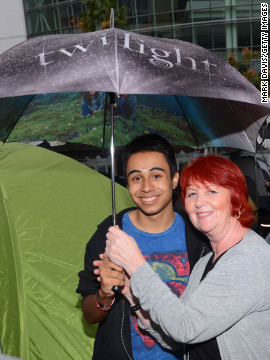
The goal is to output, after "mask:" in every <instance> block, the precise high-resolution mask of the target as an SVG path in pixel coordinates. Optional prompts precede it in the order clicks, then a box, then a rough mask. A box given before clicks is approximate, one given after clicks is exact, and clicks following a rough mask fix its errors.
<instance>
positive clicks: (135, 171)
mask: <svg viewBox="0 0 270 360" xmlns="http://www.w3.org/2000/svg"><path fill="white" fill-rule="evenodd" d="M155 170H158V171H163V172H165V170H164V169H162V168H160V167H158V166H156V167H153V168H151V169H150V170H149V172H150V171H155ZM141 172H142V171H141V170H137V169H134V170H131V171H130V172H129V173H128V174H127V177H129V176H130V175H132V174H134V173H141Z"/></svg>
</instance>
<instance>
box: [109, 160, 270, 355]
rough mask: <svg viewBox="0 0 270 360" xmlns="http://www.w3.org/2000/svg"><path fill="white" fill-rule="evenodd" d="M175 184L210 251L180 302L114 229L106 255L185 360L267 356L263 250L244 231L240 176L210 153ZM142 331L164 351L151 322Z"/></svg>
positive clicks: (269, 302) (267, 270)
mask: <svg viewBox="0 0 270 360" xmlns="http://www.w3.org/2000/svg"><path fill="white" fill-rule="evenodd" d="M180 185H181V189H182V194H181V197H182V201H183V204H184V207H185V209H186V211H187V213H188V215H189V217H190V220H191V222H192V223H193V225H194V226H195V227H196V228H197V229H199V230H200V231H201V232H202V233H203V234H205V235H206V236H207V237H208V239H209V241H210V244H211V247H212V250H213V252H212V253H210V254H208V255H206V256H205V257H203V258H202V259H200V260H199V261H198V263H197V264H196V265H195V267H194V269H193V272H192V274H191V276H190V280H189V284H188V286H187V288H186V290H185V291H184V293H183V294H182V296H181V297H180V298H178V297H177V296H175V295H174V294H173V293H171V291H170V289H168V287H167V286H166V285H165V284H164V283H163V282H162V281H161V280H160V278H159V277H158V275H157V274H156V273H155V272H154V271H153V270H152V268H151V267H150V266H149V264H148V263H147V262H146V261H145V259H144V257H143V256H142V254H141V253H140V250H139V249H138V247H137V245H136V242H135V241H134V239H132V238H131V237H129V236H127V235H126V234H125V233H124V232H123V231H122V230H120V229H118V228H117V227H111V228H110V229H109V232H108V234H107V247H106V253H107V255H108V256H109V258H110V259H111V261H113V262H114V263H116V264H117V265H119V266H121V267H123V268H124V269H125V271H126V273H127V274H128V276H130V277H131V280H130V286H131V290H132V294H133V296H135V297H136V298H138V300H139V302H140V305H141V307H142V309H143V310H145V311H148V312H149V314H150V317H151V319H152V321H153V322H154V323H156V324H158V325H159V326H160V327H161V328H162V329H163V331H164V332H165V333H166V334H168V335H169V336H170V337H171V338H172V339H173V340H175V341H177V342H182V343H185V344H187V346H186V354H188V355H189V357H188V359H189V360H198V359H200V360H201V359H207V360H210V359H215V360H219V359H222V360H227V359H228V360H229V359H230V360H256V359H260V360H261V359H270V346H269V344H270V247H269V245H268V244H267V243H266V242H265V241H264V239H262V238H261V237H260V236H259V235H257V234H256V233H255V232H254V231H252V230H250V227H251V226H252V224H253V221H254V218H253V213H252V209H251V206H250V205H249V204H248V190H247V185H246V182H245V177H244V175H243V173H242V172H241V170H240V169H239V168H238V167H237V166H236V165H235V164H234V163H233V162H232V161H230V160H228V159H224V158H221V157H218V156H213V155H209V156H206V157H199V158H197V159H195V160H193V161H192V162H191V163H189V164H188V165H187V166H186V167H185V168H184V170H183V172H182V174H181V178H180ZM127 244H128V246H127ZM146 330H148V331H149V332H151V334H152V335H153V336H155V337H156V338H157V340H159V341H160V343H161V344H162V345H163V346H168V345H167V344H166V343H165V342H164V339H161V338H159V336H158V333H157V332H155V331H154V330H153V328H152V327H151V325H149V326H147V327H146Z"/></svg>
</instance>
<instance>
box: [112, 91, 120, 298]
mask: <svg viewBox="0 0 270 360" xmlns="http://www.w3.org/2000/svg"><path fill="white" fill-rule="evenodd" d="M109 96H110V108H111V185H112V219H113V226H115V225H116V211H115V173H114V118H113V113H114V104H115V94H114V93H109ZM112 290H113V291H114V292H115V293H118V292H120V290H121V287H120V286H117V285H115V286H113V287H112Z"/></svg>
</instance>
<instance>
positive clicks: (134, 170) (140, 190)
mask: <svg viewBox="0 0 270 360" xmlns="http://www.w3.org/2000/svg"><path fill="white" fill-rule="evenodd" d="M126 174H127V181H128V190H129V194H130V197H131V199H132V200H133V201H134V203H135V204H136V205H137V207H138V208H139V209H140V210H141V211H142V212H143V213H144V214H146V215H156V214H159V213H162V212H163V211H165V210H167V209H168V207H171V208H172V192H173V189H175V188H176V186H177V183H178V178H179V175H178V173H176V174H175V175H174V177H173V179H171V174H170V167H169V164H168V163H167V160H166V158H165V156H164V155H163V154H162V153H159V152H156V151H149V152H139V153H136V154H133V155H131V156H130V158H129V160H128V163H127V168H126Z"/></svg>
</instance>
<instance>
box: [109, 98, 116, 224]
mask: <svg viewBox="0 0 270 360" xmlns="http://www.w3.org/2000/svg"><path fill="white" fill-rule="evenodd" d="M109 96H110V110H111V186H112V218H113V226H115V225H116V211H115V172H114V167H115V165H114V118H113V113H114V104H115V94H114V93H109Z"/></svg>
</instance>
